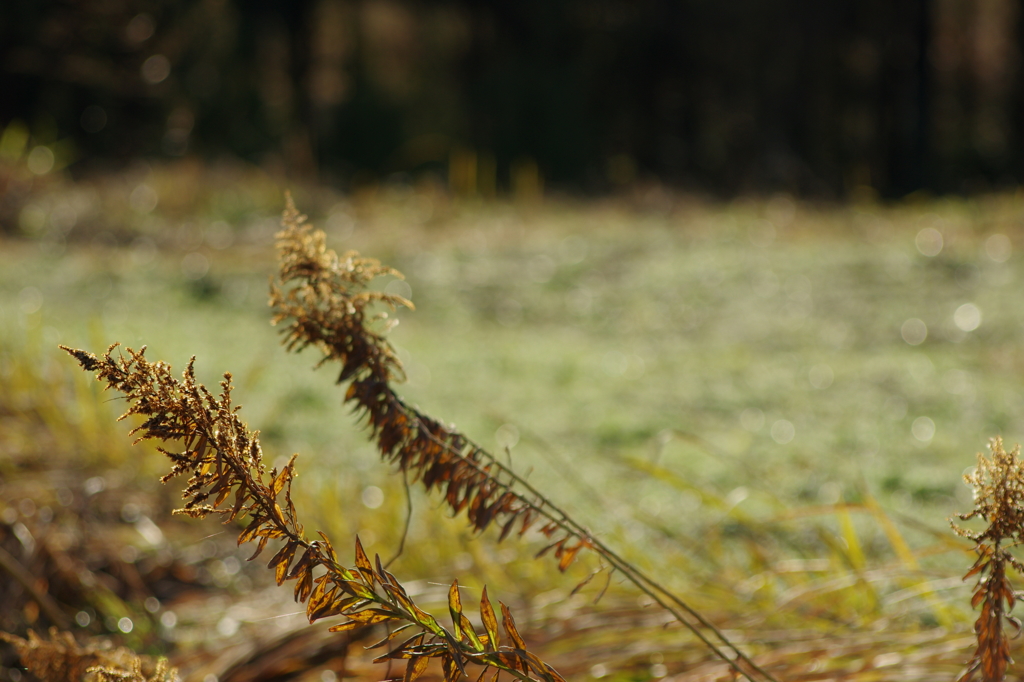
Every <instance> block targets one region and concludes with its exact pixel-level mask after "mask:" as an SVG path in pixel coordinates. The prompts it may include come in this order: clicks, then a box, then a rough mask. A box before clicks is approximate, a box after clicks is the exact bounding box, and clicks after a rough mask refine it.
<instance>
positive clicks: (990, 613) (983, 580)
mask: <svg viewBox="0 0 1024 682" xmlns="http://www.w3.org/2000/svg"><path fill="white" fill-rule="evenodd" d="M989 449H990V450H991V451H992V457H991V459H989V458H987V457H985V455H984V454H982V453H978V466H977V468H976V469H975V471H974V472H973V473H970V474H967V475H965V476H964V481H965V482H966V483H967V484H968V485H970V486H972V487H973V488H974V509H972V510H971V511H970V512H967V513H966V514H957V518H959V519H960V520H962V521H968V520H970V519H973V518H981V519H984V520H985V521H987V522H988V526H987V527H986V528H985V529H984V530H983V531H980V532H976V531H971V530H968V529H966V528H962V527H960V526H958V525H957V524H956V523H953V522H952V521H950V523H951V525H952V526H953V531H954V532H955V533H956V534H957V535H960V536H962V537H965V538H968V539H970V540H973V541H974V543H975V548H974V549H975V551H976V552H977V553H978V560H977V561H975V562H974V565H973V566H972V567H971V569H970V570H969V571H968V572H967V574H966V575H965V576H964V580H967V579H969V578H972V577H975V576H977V580H978V582H977V583H976V585H975V588H974V596H973V597H972V599H971V606H973V607H977V606H978V605H979V604H980V605H981V614H980V615H979V616H978V620H977V621H976V622H975V624H974V632H975V634H976V635H977V639H978V647H977V649H976V650H975V652H974V655H973V656H972V657H971V660H970V662H969V663H968V666H967V670H966V671H965V672H964V674H963V675H962V676H961V678H960V680H961V681H966V680H969V679H971V678H972V677H973V676H974V675H975V674H976V673H977V672H978V671H981V674H982V677H983V679H984V680H985V682H1001V681H1002V680H1003V678H1004V677H1005V676H1006V669H1007V667H1008V666H1009V664H1010V663H1012V660H1011V658H1010V642H1009V637H1008V636H1007V634H1006V630H1005V629H1004V621H1005V622H1009V623H1010V624H1012V625H1013V626H1014V627H1015V628H1016V630H1017V632H1018V633H1019V632H1020V630H1021V623H1020V621H1019V620H1017V619H1016V618H1014V617H1013V616H1011V615H1010V612H1011V611H1012V610H1013V607H1014V604H1015V603H1016V594H1015V592H1014V589H1013V585H1012V584H1011V583H1010V580H1009V578H1007V576H1006V567H1007V565H1010V566H1012V567H1013V568H1015V569H1016V570H1017V571H1018V572H1019V573H1024V564H1022V563H1021V562H1020V561H1019V560H1018V559H1017V558H1016V557H1014V556H1013V555H1012V554H1011V553H1010V552H1009V550H1010V548H1012V547H1015V546H1017V545H1020V544H1021V543H1022V542H1024V462H1022V461H1021V459H1020V446H1019V445H1017V446H1016V447H1014V448H1013V450H1011V451H1010V452H1007V451H1006V450H1005V449H1004V448H1003V440H1002V439H1001V438H993V439H992V440H991V441H990V443H989ZM1004 543H1006V544H1004Z"/></svg>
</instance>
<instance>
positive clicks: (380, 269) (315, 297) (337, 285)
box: [270, 196, 775, 682]
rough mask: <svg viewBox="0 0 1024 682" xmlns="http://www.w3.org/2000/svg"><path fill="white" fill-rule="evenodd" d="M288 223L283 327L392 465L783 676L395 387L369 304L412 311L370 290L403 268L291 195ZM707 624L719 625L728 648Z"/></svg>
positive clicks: (720, 649) (281, 278)
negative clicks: (358, 245)
mask: <svg viewBox="0 0 1024 682" xmlns="http://www.w3.org/2000/svg"><path fill="white" fill-rule="evenodd" d="M282 227H283V229H282V230H281V231H280V232H279V233H278V234H277V248H278V254H279V261H280V264H281V267H280V273H279V275H278V278H277V279H276V280H272V281H271V287H270V305H271V307H272V308H273V310H274V316H273V320H272V321H273V324H278V323H281V322H287V326H286V327H285V329H284V337H285V338H284V345H285V346H286V347H287V348H288V349H289V350H296V351H297V350H301V349H303V348H306V347H308V346H313V347H315V348H317V349H319V350H320V351H321V353H323V358H322V359H321V361H320V363H319V365H322V364H323V363H324V362H327V361H330V360H337V361H339V362H340V363H341V365H342V369H341V372H340V373H339V375H338V383H344V382H346V381H350V382H351V384H350V385H349V387H348V390H347V392H346V395H345V400H346V402H349V403H352V404H354V406H355V408H356V411H357V412H358V413H359V414H361V415H363V416H364V417H365V419H366V420H367V423H368V424H369V426H370V430H371V435H372V436H373V438H374V439H375V440H376V443H377V448H378V450H379V451H380V454H381V457H382V458H383V459H384V460H385V461H387V462H390V463H393V464H395V465H396V466H397V468H398V470H400V471H401V472H403V473H404V474H409V475H411V477H412V479H413V480H417V479H418V480H419V481H420V482H421V483H422V484H423V486H424V487H425V488H426V489H427V490H428V491H429V490H432V489H438V490H441V491H442V492H443V494H444V499H445V502H446V504H447V505H448V507H449V508H450V509H451V510H452V511H453V512H454V513H455V514H459V513H461V512H462V511H463V510H465V512H466V516H467V518H468V520H469V523H470V525H471V526H472V527H473V528H474V529H475V530H477V531H483V530H485V529H487V528H488V527H490V526H491V525H495V526H497V527H500V529H501V531H500V535H499V541H500V540H502V539H504V538H505V537H507V536H508V535H509V534H510V533H512V532H514V531H516V529H517V528H518V535H520V536H522V535H523V534H525V533H526V531H527V530H529V529H530V528H531V527H532V526H534V525H535V524H537V523H538V522H539V523H540V524H541V525H540V527H539V530H540V532H541V533H543V534H544V535H546V536H547V537H548V538H550V539H551V542H550V544H548V545H547V546H545V547H544V548H543V549H542V550H541V551H540V552H539V553H538V556H541V555H543V554H546V553H548V552H552V550H553V554H554V557H555V559H556V560H557V562H558V568H559V570H561V571H565V570H566V569H567V568H568V567H569V566H570V565H571V564H572V563H573V561H574V560H575V559H576V557H577V555H578V554H579V553H580V551H581V550H583V549H591V550H594V551H595V552H596V553H597V554H598V556H600V558H601V559H602V560H603V561H604V562H606V563H607V564H608V565H610V566H611V567H612V568H613V569H615V570H617V571H619V572H620V573H621V574H623V575H624V577H625V578H626V579H627V580H628V581H629V582H631V583H632V584H633V585H635V586H636V587H637V588H638V589H640V590H641V591H642V592H644V593H645V594H647V595H648V596H650V597H651V598H652V599H654V601H655V602H656V603H658V604H659V605H660V606H662V607H663V608H665V609H666V610H667V611H669V612H670V613H671V614H672V615H673V616H674V617H675V618H676V619H677V620H679V622H680V623H682V624H683V625H684V626H685V627H686V628H688V629H689V630H690V631H691V632H692V633H693V634H694V635H695V636H696V637H697V638H698V639H700V640H701V642H703V643H704V644H705V645H706V646H708V648H709V649H711V650H712V651H713V652H714V653H715V654H716V655H718V656H719V657H720V658H722V660H724V661H725V662H726V663H728V664H729V665H730V666H731V667H732V668H733V669H734V670H735V671H736V672H737V673H739V674H742V675H744V676H747V677H749V676H750V675H751V674H752V672H757V673H759V674H760V675H761V676H762V677H764V678H765V679H768V680H771V681H772V682H775V680H774V678H773V677H772V675H771V674H770V673H768V672H766V671H764V670H763V669H761V668H760V667H759V666H758V665H757V664H756V663H754V662H753V661H752V660H751V659H750V658H749V657H748V656H747V655H746V654H745V653H743V652H742V651H741V650H739V649H738V648H737V647H736V646H735V645H734V644H732V642H730V641H729V639H728V638H726V637H725V635H724V634H723V633H722V632H721V631H719V630H718V629H717V628H716V627H715V626H714V625H713V624H712V623H711V622H710V621H708V620H707V619H706V618H705V617H704V616H703V615H702V614H700V613H699V612H697V611H696V610H695V609H693V608H692V607H691V606H689V605H688V604H687V603H685V602H684V601H683V600H682V599H680V598H679V597H678V596H676V595H675V594H673V593H672V592H670V591H669V590H667V589H666V588H665V587H663V586H662V585H661V584H659V583H658V582H657V581H655V580H654V579H653V578H651V577H649V576H647V575H645V574H644V573H643V572H641V571H640V569H638V568H637V567H636V566H634V565H632V564H630V563H629V562H627V561H625V560H624V559H622V557H620V556H619V555H618V554H616V553H615V552H614V551H612V550H611V549H610V548H609V547H608V546H607V545H605V544H604V543H602V542H601V541H600V540H599V539H597V538H595V537H593V536H592V535H591V534H590V532H589V531H588V530H587V529H586V528H585V527H583V526H582V525H581V524H579V523H578V522H576V521H575V520H574V519H573V518H572V517H571V516H569V515H568V514H566V513H565V512H564V511H562V510H561V509H560V508H559V507H557V506H556V505H555V504H553V503H552V502H551V501H550V500H549V499H548V498H547V497H545V496H544V495H542V494H541V493H540V492H539V491H538V490H536V489H535V488H534V487H533V486H531V485H530V484H529V483H528V482H527V481H526V480H524V479H523V478H521V477H520V476H519V475H518V474H516V473H515V472H514V471H513V470H512V469H511V468H509V467H507V466H505V465H504V464H502V463H501V462H499V461H498V460H497V459H496V458H495V457H494V456H493V455H492V454H490V453H489V452H487V451H486V450H484V449H483V448H482V447H480V446H479V445H477V444H476V443H474V442H473V441H472V440H470V439H469V438H467V437H466V436H465V435H463V434H462V433H460V432H458V431H456V430H455V429H454V428H449V427H447V426H444V425H443V424H441V423H440V422H438V421H436V420H434V419H432V418H430V417H429V416H427V415H425V414H423V413H422V412H420V411H419V410H417V409H416V408H414V407H412V406H410V405H408V404H406V403H405V402H404V401H403V400H402V399H401V398H400V397H399V396H398V394H397V393H396V392H395V391H394V390H393V389H392V387H391V385H390V382H391V381H393V380H395V379H396V378H401V377H402V372H401V363H400V362H399V360H398V358H397V357H396V355H395V353H394V350H393V349H392V347H391V345H390V344H389V343H388V341H387V340H386V339H385V338H384V336H383V332H384V331H386V330H382V331H377V330H376V329H375V328H374V326H375V323H379V320H380V317H368V315H367V310H366V309H367V306H368V305H369V304H370V303H372V302H375V301H379V302H382V303H385V304H386V305H388V306H390V307H391V308H392V309H395V308H396V307H397V306H400V305H404V306H407V307H410V308H411V307H412V304H411V303H409V302H408V301H406V300H405V299H403V298H401V297H398V296H389V295H386V294H380V293H377V292H373V291H371V290H369V286H370V284H371V282H372V280H373V279H374V277H376V276H378V275H384V274H388V275H395V276H400V275H399V273H397V271H395V270H393V269H391V268H387V267H384V266H382V265H380V263H379V262H378V261H376V260H373V259H366V258H361V257H359V255H358V254H357V253H355V252H352V251H350V252H347V253H346V254H345V255H344V256H342V257H338V255H337V254H336V253H335V252H334V251H332V250H329V249H327V248H326V244H325V236H324V233H323V232H322V231H320V230H316V229H314V228H313V227H312V226H311V225H309V224H308V223H307V222H306V216H303V215H301V214H300V213H299V212H298V210H297V209H296V208H295V205H294V203H293V202H292V199H291V197H290V196H289V197H287V205H286V208H285V211H284V215H283V219H282ZM319 365H318V366H319ZM581 586H582V584H581ZM577 589H578V588H577ZM701 628H704V629H706V630H708V631H710V632H711V633H712V634H713V636H714V637H715V638H717V641H718V642H720V643H721V646H720V645H719V644H716V642H714V641H712V640H711V639H709V637H708V635H706V634H705V633H704V632H703V631H702V630H701ZM724 649H727V650H728V652H727V651H725V650H724Z"/></svg>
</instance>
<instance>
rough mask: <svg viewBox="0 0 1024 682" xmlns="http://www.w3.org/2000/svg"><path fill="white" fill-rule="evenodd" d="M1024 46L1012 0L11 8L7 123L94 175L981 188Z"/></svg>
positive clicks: (1018, 156) (317, 0) (3, 107)
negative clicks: (170, 172)
mask: <svg viewBox="0 0 1024 682" xmlns="http://www.w3.org/2000/svg"><path fill="white" fill-rule="evenodd" d="M1022 41H1024V10H1022V8H1021V3H1020V0H987V2H984V3H977V2H973V1H972V0H903V1H901V2H891V1H889V0H834V1H831V2H815V1H812V0H771V1H768V0H734V1H732V2H724V3H723V2H710V1H708V0H489V1H488V2H480V1H472V0H450V1H449V2H429V1H427V0H419V1H414V0H287V1H286V0H244V1H243V0H176V1H171V0H92V1H79V2H74V1H72V0H64V1H57V0H54V1H50V2H30V1H29V0H11V1H10V2H7V3H3V5H2V7H0V125H7V124H8V123H10V122H11V121H13V120H20V121H24V122H26V123H27V124H28V125H29V126H30V127H31V129H32V132H33V135H34V136H35V137H36V138H37V139H39V140H42V142H43V143H46V142H47V140H48V139H50V138H53V139H57V138H61V139H63V138H71V139H72V140H73V141H74V143H75V147H76V149H77V150H78V152H77V158H78V160H77V161H76V162H75V163H74V164H73V165H72V166H71V168H72V171H73V172H79V173H86V172H88V171H89V170H90V169H93V168H96V167H97V166H104V165H110V164H119V163H124V162H125V161H126V160H128V159H131V158H133V157H136V156H138V155H145V156H170V157H173V156H181V155H185V154H198V155H201V156H204V157H217V156H220V155H233V156H240V157H243V158H246V159H249V160H251V161H254V162H257V163H263V164H270V165H278V166H281V167H283V168H286V169H287V170H288V171H289V172H292V173H296V174H302V175H307V176H314V175H316V176H319V177H320V178H321V179H323V180H326V181H330V182H337V183H341V184H347V183H358V182H361V181H364V180H374V179H380V178H383V177H387V176H389V175H392V174H395V173H408V174H411V175H416V174H417V173H422V172H434V173H437V174H440V175H441V176H442V177H447V174H448V173H449V165H451V164H452V163H454V160H455V159H470V160H471V161H472V164H471V166H470V172H471V173H476V174H477V175H479V176H480V185H479V186H480V187H482V188H486V187H491V186H496V187H498V188H499V189H500V188H503V187H508V186H509V185H510V183H514V182H515V178H514V177H513V176H514V174H515V172H516V171H515V169H516V168H517V164H520V165H521V164H522V163H525V162H529V163H533V164H535V166H536V167H538V168H539V169H540V172H541V173H542V174H543V175H544V177H545V179H546V181H547V182H548V183H549V184H555V185H558V186H563V187H567V188H572V189H577V190H583V191H604V190H608V189H614V188H615V187H616V186H617V185H622V184H627V183H629V182H631V181H633V180H635V179H644V178H657V179H659V180H661V181H663V182H666V183H669V184H674V185H679V186H684V187H695V188H703V189H707V190H711V191H714V192H719V193H723V194H733V193H738V192H746V191H755V192H770V191H778V190H783V191H791V192H795V193H801V194H809V195H819V196H832V197H844V196H849V195H850V194H854V193H857V192H862V191H873V192H877V193H880V194H881V195H882V196H890V197H894V196H902V195H905V194H907V193H910V192H913V191H915V190H919V189H926V190H931V191H937V192H949V191H953V192H963V191H967V192H970V191H978V190H985V189H988V188H994V187H1000V186H1005V185H1009V184H1014V183H1018V182H1020V181H1021V180H1022V178H1024V72H1022V60H1021V45H1022ZM452 177H454V176H452Z"/></svg>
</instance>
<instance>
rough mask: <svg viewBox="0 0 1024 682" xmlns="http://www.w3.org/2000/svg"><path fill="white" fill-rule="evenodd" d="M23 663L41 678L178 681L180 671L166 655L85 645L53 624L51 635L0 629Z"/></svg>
mask: <svg viewBox="0 0 1024 682" xmlns="http://www.w3.org/2000/svg"><path fill="white" fill-rule="evenodd" d="M0 639H2V640H4V641H5V642H8V643H10V644H11V645H12V646H13V647H14V650H15V651H16V652H17V654H18V657H19V658H20V659H21V664H22V665H23V666H25V668H27V669H28V671H29V672H30V673H31V674H32V676H33V677H35V678H36V679H38V680H39V681H40V682H99V681H102V682H178V671H177V670H175V669H174V668H171V667H170V666H169V665H168V663H167V659H165V658H159V659H155V660H154V659H152V658H150V657H148V656H138V655H137V654H135V653H134V652H132V651H131V650H129V649H125V648H124V647H119V648H116V649H101V648H98V647H93V646H82V645H80V644H79V643H78V642H77V641H75V638H74V636H73V635H72V634H71V633H70V632H62V631H60V630H57V628H50V638H49V639H44V638H42V637H40V636H39V635H37V634H36V633H35V632H34V631H32V630H29V631H28V638H27V639H22V638H21V637H17V636H15V635H11V634H8V633H6V632H0Z"/></svg>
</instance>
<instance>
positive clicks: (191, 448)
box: [64, 344, 564, 682]
mask: <svg viewBox="0 0 1024 682" xmlns="http://www.w3.org/2000/svg"><path fill="white" fill-rule="evenodd" d="M116 348H117V345H116V344H115V345H113V346H111V347H110V348H108V349H107V352H106V353H105V354H104V356H103V357H100V358H98V357H96V356H95V355H93V354H92V353H88V352H86V351H83V350H74V349H70V348H66V347H65V348H64V350H66V351H67V352H68V353H70V354H71V355H73V356H74V357H75V358H76V359H77V360H78V361H79V363H80V364H81V365H82V367H83V368H84V369H86V370H87V371H91V372H94V373H95V374H96V377H97V379H98V380H99V381H101V382H104V383H105V384H106V387H107V388H108V389H114V390H116V391H119V392H120V393H122V394H123V395H124V396H125V398H126V399H127V401H128V404H129V407H128V409H127V410H126V411H125V413H124V414H123V415H121V419H126V418H128V417H130V416H133V415H138V416H139V417H141V418H142V420H143V421H142V423H141V424H140V425H139V426H137V427H136V428H134V429H133V430H132V434H133V435H136V436H137V440H136V442H138V441H140V440H148V439H155V440H158V441H162V442H164V443H181V444H182V446H183V449H181V450H171V449H167V448H165V447H163V446H160V447H158V450H160V452H162V453H163V454H164V455H166V456H167V457H168V458H169V459H170V460H171V471H170V473H168V474H167V475H165V476H164V477H163V478H162V479H161V480H162V481H163V482H165V483H166V482H168V481H170V480H171V479H173V478H175V477H178V476H184V475H188V476H189V478H188V481H187V483H186V487H185V490H184V492H183V495H182V496H183V499H185V500H186V502H185V504H184V506H183V507H182V508H181V509H179V510H176V513H180V514H185V515H188V516H191V517H193V518H204V517H206V516H209V515H211V514H217V515H220V516H222V517H223V521H224V523H231V522H232V521H234V520H236V519H239V518H243V517H247V518H248V519H249V523H248V525H247V526H246V527H245V529H244V530H242V532H241V533H240V534H239V536H238V544H239V545H241V544H242V543H246V542H255V543H256V550H255V552H254V553H253V555H252V557H251V558H250V560H252V559H255V558H256V557H257V556H259V554H260V553H261V552H263V550H264V549H265V548H266V547H267V544H268V543H269V542H270V541H271V540H274V541H280V542H281V543H282V544H281V545H280V546H279V547H278V549H277V551H276V553H275V554H274V556H273V558H272V559H271V560H270V562H269V564H268V567H269V568H271V569H273V570H274V572H275V578H276V580H277V583H278V584H279V585H280V584H283V583H284V582H285V581H289V580H290V581H294V583H295V587H294V595H295V600H296V601H298V602H305V603H306V615H307V617H308V618H309V621H310V622H311V623H312V622H314V621H316V620H319V619H321V618H328V617H331V616H345V617H346V618H347V619H348V620H347V621H345V622H343V623H341V624H339V625H335V626H333V627H332V628H331V631H334V632H338V631H344V630H350V629H354V628H358V627H363V626H370V625H374V624H377V623H386V624H388V625H389V626H392V629H391V630H390V632H389V634H388V636H387V637H385V638H384V639H383V640H381V641H380V642H378V643H377V644H375V645H373V647H387V646H389V645H390V646H391V647H392V648H390V649H389V650H388V651H386V653H384V654H382V655H381V656H379V657H377V659H375V661H377V662H381V661H388V660H394V659H404V660H407V665H406V671H405V682H412V680H414V679H416V678H417V677H418V676H419V675H420V674H422V673H423V671H424V670H425V669H426V667H427V664H428V662H429V660H431V659H439V660H440V662H441V666H442V669H443V670H444V675H445V679H446V681H448V682H455V681H456V680H459V679H461V678H462V677H465V676H467V671H466V668H467V666H468V665H470V664H472V665H476V666H480V667H481V668H482V672H481V674H480V679H482V678H483V675H484V674H485V673H486V672H487V671H488V670H494V677H492V678H491V680H492V682H493V680H495V679H496V677H497V676H498V675H499V674H500V673H501V672H506V673H509V674H511V675H512V676H514V677H516V678H519V679H521V680H524V682H525V681H527V680H538V681H542V682H564V680H563V679H562V678H561V676H560V675H559V674H558V673H557V672H556V671H555V670H554V669H553V668H552V667H551V666H549V665H548V664H546V663H544V662H543V661H542V660H540V659H539V658H538V657H537V656H536V655H534V654H533V653H531V652H530V651H528V650H527V647H526V643H525V642H524V641H523V638H522V637H521V636H520V634H519V632H518V630H517V629H516V625H515V620H514V619H513V617H512V614H511V613H510V612H509V610H508V608H507V607H506V606H505V605H504V604H501V603H500V602H499V605H500V609H501V615H502V619H501V631H503V632H504V635H505V637H506V641H507V642H508V643H507V644H502V643H501V640H500V633H499V627H498V620H497V616H496V615H495V611H494V608H493V606H492V605H491V602H490V600H489V599H488V597H487V591H486V589H485V590H484V593H483V597H482V599H481V601H480V617H481V620H482V622H483V625H484V630H485V632H483V633H478V632H477V631H476V630H475V629H474V627H473V625H472V624H471V623H470V621H469V619H468V618H467V617H466V616H465V615H464V613H463V609H462V603H461V600H460V597H459V588H458V582H457V581H456V582H453V583H452V587H451V590H450V592H449V610H450V611H451V616H452V620H453V627H452V629H451V630H449V629H447V628H445V627H443V626H441V625H440V624H439V623H438V621H437V620H436V619H435V618H434V617H433V616H431V615H430V614H429V613H426V612H425V611H423V610H422V609H420V608H419V607H418V606H417V605H416V604H415V603H414V602H413V601H412V599H411V598H410V597H409V595H408V594H407V592H406V590H405V589H404V588H403V587H402V585H401V583H399V581H398V579H397V578H396V577H395V576H394V575H393V574H391V573H389V572H388V571H387V570H386V569H385V568H384V567H383V566H382V564H381V561H380V557H379V556H378V557H376V561H375V562H372V563H371V561H370V559H369V557H368V556H367V555H366V553H365V552H364V551H363V548H362V546H361V544H360V542H359V539H358V538H356V541H355V567H353V568H346V567H345V566H343V565H342V564H341V563H340V561H339V560H338V557H337V555H336V553H335V551H334V548H333V546H332V545H331V542H330V540H329V539H328V538H327V536H326V535H324V534H323V533H319V537H320V539H319V540H314V541H310V540H309V539H307V537H306V535H305V533H304V529H303V526H302V524H301V523H300V522H299V519H298V515H297V513H296V509H295V505H294V504H293V501H292V495H291V486H292V481H293V479H294V478H295V475H296V473H295V459H296V455H293V456H292V458H291V459H290V460H289V461H288V463H287V464H286V465H285V466H284V467H283V468H282V469H281V470H280V471H278V470H277V469H276V468H274V469H271V470H270V471H269V472H267V470H266V467H265V465H264V463H263V454H262V450H261V447H260V443H259V437H258V433H253V432H250V431H249V430H248V428H247V427H246V425H245V424H244V423H243V422H242V421H241V419H240V418H239V416H238V410H239V408H238V407H237V406H234V405H232V401H231V388H232V387H231V375H230V374H225V375H224V380H223V381H222V382H221V392H220V394H219V395H218V396H214V395H213V394H212V393H211V392H210V391H209V390H207V388H206V387H205V386H203V385H202V384H201V383H198V382H197V381H196V378H195V371H194V362H195V358H193V359H192V360H191V361H190V362H189V364H188V366H187V367H186V368H185V371H184V374H183V376H182V379H181V380H178V379H176V378H175V377H174V376H173V375H172V374H171V368H170V367H169V366H168V365H166V364H165V363H163V362H155V363H152V362H150V361H149V360H148V359H146V357H145V347H143V348H142V349H141V350H139V351H134V350H132V349H130V348H129V349H126V351H125V352H126V354H127V357H125V356H124V355H122V354H118V355H117V356H115V355H114V351H115V349H116ZM320 571H322V572H320ZM318 572H319V575H317V573H318ZM402 633H405V634H404V637H405V639H403V640H401V641H400V643H398V644H397V645H394V644H392V642H393V641H395V638H396V637H397V636H398V635H400V634H402ZM373 647H371V648H373Z"/></svg>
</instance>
